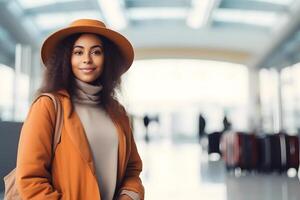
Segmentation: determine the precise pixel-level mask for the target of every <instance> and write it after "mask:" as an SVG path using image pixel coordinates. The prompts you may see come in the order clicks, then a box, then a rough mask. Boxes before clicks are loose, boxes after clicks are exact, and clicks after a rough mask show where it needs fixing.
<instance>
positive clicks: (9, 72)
mask: <svg viewBox="0 0 300 200" xmlns="http://www.w3.org/2000/svg"><path fill="white" fill-rule="evenodd" d="M82 18H84V19H96V20H100V21H103V22H104V23H105V24H106V26H107V27H108V28H110V29H112V30H116V31H118V32H119V33H121V34H122V35H124V36H125V37H126V38H127V39H128V40H129V41H130V42H131V44H132V46H133V48H134V61H133V64H132V66H131V67H130V69H129V70H128V71H127V72H126V73H125V74H124V75H123V76H122V84H121V87H120V90H117V91H116V92H117V97H118V100H119V101H120V102H121V103H122V105H124V107H125V108H126V110H127V112H128V115H129V117H130V119H131V127H132V133H133V135H134V138H135V141H136V145H137V149H138V152H139V155H140V157H141V160H142V162H143V169H142V172H141V174H140V177H141V180H142V183H143V185H144V188H145V199H146V200H161V199H170V200H198V199H199V200H200V199H201V200H202V199H205V200H298V199H300V182H299V180H300V172H299V134H300V78H299V77H300V0H0V46H1V48H0V178H1V181H0V199H4V197H5V185H4V181H3V178H4V177H5V176H6V175H7V174H8V173H9V172H10V171H11V170H12V169H14V168H15V166H16V158H17V151H18V141H19V136H20V131H21V129H22V125H23V122H24V120H25V119H26V117H27V115H28V113H29V108H30V106H31V104H32V101H33V99H34V96H35V94H36V92H37V91H38V89H39V88H40V87H41V83H42V80H43V73H44V70H45V66H43V63H42V61H41V45H42V43H43V41H44V40H45V39H46V38H47V37H48V36H49V35H50V34H51V33H53V32H55V31H57V30H59V29H61V28H62V27H66V26H68V25H69V24H70V23H71V22H72V21H74V20H76V19H82ZM298 75H299V77H298ZM298 78H299V79H298ZM33 131H34V130H33ZM58 145H59V144H58ZM66 162H67V158H66ZM32 199H35V198H32ZM76 199H78V198H76ZM79 200H80V199H79Z"/></svg>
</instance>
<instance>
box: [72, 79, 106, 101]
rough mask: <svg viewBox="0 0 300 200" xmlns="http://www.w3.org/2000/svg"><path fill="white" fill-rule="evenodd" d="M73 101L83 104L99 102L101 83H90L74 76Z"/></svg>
mask: <svg viewBox="0 0 300 200" xmlns="http://www.w3.org/2000/svg"><path fill="white" fill-rule="evenodd" d="M75 88H76V89H75V92H76V95H75V96H74V97H73V100H74V102H77V103H84V104H94V105H95V104H99V103H100V94H101V90H102V88H103V87H102V85H91V84H89V83H86V82H83V81H81V80H79V79H76V78H75Z"/></svg>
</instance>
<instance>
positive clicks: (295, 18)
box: [248, 1, 300, 68]
mask: <svg viewBox="0 0 300 200" xmlns="http://www.w3.org/2000/svg"><path fill="white" fill-rule="evenodd" d="M299 26H300V1H295V3H294V4H293V6H292V9H291V11H290V14H289V15H288V17H287V18H286V19H285V20H283V21H282V23H280V22H278V25H277V28H278V29H277V31H275V32H274V33H273V35H274V36H273V38H271V39H270V40H269V41H268V43H267V44H266V45H265V46H264V47H263V46H260V48H263V50H262V53H261V54H260V55H257V56H255V59H254V60H251V61H250V62H249V63H248V66H250V67H255V68H262V67H266V66H265V65H266V63H267V62H268V60H270V59H271V58H272V57H274V55H276V54H278V49H280V48H281V47H282V46H283V44H284V43H285V42H287V41H288V40H289V39H290V38H291V37H292V36H293V35H294V34H295V32H297V30H298V27H299ZM274 67H276V66H274ZM277 67H279V66H277Z"/></svg>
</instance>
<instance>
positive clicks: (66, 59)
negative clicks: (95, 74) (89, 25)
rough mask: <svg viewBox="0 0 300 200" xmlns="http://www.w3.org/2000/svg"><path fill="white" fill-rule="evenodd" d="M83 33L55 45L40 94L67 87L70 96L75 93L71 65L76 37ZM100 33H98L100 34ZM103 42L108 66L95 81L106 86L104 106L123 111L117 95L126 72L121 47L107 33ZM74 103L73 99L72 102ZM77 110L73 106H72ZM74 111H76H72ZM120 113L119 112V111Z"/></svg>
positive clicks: (103, 95) (47, 64)
mask: <svg viewBox="0 0 300 200" xmlns="http://www.w3.org/2000/svg"><path fill="white" fill-rule="evenodd" d="M82 34H83V33H79V34H73V35H71V36H69V37H67V38H65V39H63V40H62V41H61V42H60V43H59V44H58V45H57V47H56V48H55V50H54V52H53V53H52V56H51V57H50V58H49V59H48V60H47V63H45V65H46V68H45V72H44V79H43V84H42V86H41V88H40V89H39V90H38V92H37V94H40V93H45V92H57V91H59V90H61V89H65V90H66V91H67V92H68V93H69V94H70V96H73V95H76V94H75V76H74V74H73V72H72V69H71V54H72V51H73V45H74V43H75V41H76V40H77V39H78V38H79V37H80V36H81V35H82ZM97 36H98V35H97ZM98 37H99V38H100V39H101V41H102V42H103V49H104V58H105V59H104V69H103V72H102V74H101V76H100V77H99V78H98V79H97V80H96V81H95V82H94V84H97V83H100V84H102V86H103V89H102V91H101V97H100V98H101V106H103V107H104V108H105V109H106V110H108V109H109V108H110V109H112V110H113V111H114V112H117V111H119V114H121V113H120V112H122V111H121V110H124V109H120V107H121V105H120V103H119V102H118V100H117V98H116V90H120V84H121V75H122V67H121V63H122V59H123V57H122V54H121V52H120V50H119V49H118V47H117V46H116V45H115V44H114V43H113V42H111V41H110V40H108V39H107V38H105V37H102V36H98ZM72 105H73V103H72ZM72 110H73V108H72ZM71 113H72V112H71ZM116 114H117V113H116Z"/></svg>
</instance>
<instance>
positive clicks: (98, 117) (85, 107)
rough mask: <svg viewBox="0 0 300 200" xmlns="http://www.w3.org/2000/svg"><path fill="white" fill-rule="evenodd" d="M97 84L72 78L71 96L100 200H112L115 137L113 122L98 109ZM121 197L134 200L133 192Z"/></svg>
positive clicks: (98, 89)
mask: <svg viewBox="0 0 300 200" xmlns="http://www.w3.org/2000/svg"><path fill="white" fill-rule="evenodd" d="M101 90H102V86H101V85H98V86H96V85H91V84H88V83H85V82H82V81H80V80H78V79H76V94H77V95H76V96H73V97H72V99H73V102H74V106H75V111H76V112H77V114H78V116H79V118H80V120H81V122H82V125H83V128H84V130H85V134H86V136H87V139H88V141H89V145H90V148H91V151H92V155H93V159H94V163H95V168H96V175H97V179H98V183H99V186H100V188H99V190H100V193H101V199H103V200H112V199H113V196H114V193H115V188H116V180H117V167H118V134H117V130H116V127H115V125H114V123H113V122H112V120H111V118H110V117H109V116H108V114H107V113H106V112H105V110H104V109H103V108H102V107H101V106H99V104H101V102H100V93H101ZM121 194H126V195H128V196H130V197H131V198H132V199H133V200H138V199H139V196H138V194H137V193H135V192H132V191H127V190H124V191H122V192H121Z"/></svg>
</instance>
